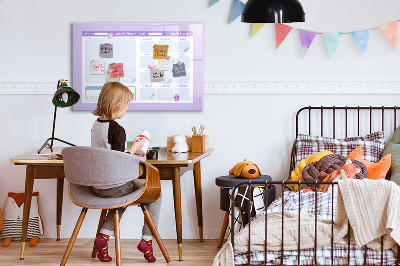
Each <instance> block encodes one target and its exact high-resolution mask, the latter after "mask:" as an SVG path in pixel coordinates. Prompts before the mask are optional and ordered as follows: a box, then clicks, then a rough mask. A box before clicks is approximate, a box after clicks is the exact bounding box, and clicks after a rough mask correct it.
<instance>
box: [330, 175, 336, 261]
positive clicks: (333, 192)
mask: <svg viewBox="0 0 400 266" xmlns="http://www.w3.org/2000/svg"><path fill="white" fill-rule="evenodd" d="M331 186H332V206H331V207H332V213H331V214H332V217H331V218H332V220H331V225H332V226H331V230H332V231H331V234H332V235H331V264H332V265H333V215H334V213H333V208H334V204H333V202H334V194H335V183H334V181H332V185H331Z"/></svg>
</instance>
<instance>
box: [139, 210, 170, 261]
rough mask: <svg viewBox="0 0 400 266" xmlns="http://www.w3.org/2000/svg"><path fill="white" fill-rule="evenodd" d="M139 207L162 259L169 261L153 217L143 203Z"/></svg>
mask: <svg viewBox="0 0 400 266" xmlns="http://www.w3.org/2000/svg"><path fill="white" fill-rule="evenodd" d="M140 207H141V208H142V211H143V214H144V219H145V220H146V222H147V224H148V225H149V227H150V230H151V232H152V233H153V236H154V237H155V239H156V240H157V244H158V246H159V247H160V249H161V252H162V254H163V256H164V259H165V261H166V262H167V263H170V262H171V259H170V257H169V255H168V251H167V249H166V248H165V246H164V243H163V242H162V240H161V237H160V234H159V233H158V230H157V228H156V225H155V224H154V222H153V219H152V218H151V216H150V213H149V211H148V210H147V208H146V206H145V205H140Z"/></svg>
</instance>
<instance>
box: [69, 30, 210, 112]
mask: <svg viewBox="0 0 400 266" xmlns="http://www.w3.org/2000/svg"><path fill="white" fill-rule="evenodd" d="M96 31H98V32H110V33H112V32H114V33H116V32H119V33H121V32H135V31H137V32H144V33H145V32H163V33H164V34H171V33H170V32H188V34H190V35H192V36H193V61H191V63H192V67H193V103H135V102H132V103H131V104H130V105H129V108H128V110H131V111H136V110H151V111H164V110H170V111H187V110H191V111H200V110H203V25H202V24H200V23H73V24H72V54H73V57H72V66H73V68H72V87H73V88H74V89H75V90H76V91H77V92H78V93H79V94H80V95H81V99H80V100H79V102H78V103H76V104H75V105H74V106H73V107H72V110H77V111H93V110H94V109H95V107H96V104H95V103H84V102H82V99H83V97H82V92H83V90H82V89H83V88H82V84H83V78H84V77H83V76H82V57H83V56H84V55H83V54H82V36H83V33H84V32H96Z"/></svg>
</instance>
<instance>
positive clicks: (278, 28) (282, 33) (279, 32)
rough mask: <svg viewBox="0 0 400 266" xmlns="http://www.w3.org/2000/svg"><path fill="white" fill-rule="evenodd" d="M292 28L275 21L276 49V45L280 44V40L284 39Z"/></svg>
mask: <svg viewBox="0 0 400 266" xmlns="http://www.w3.org/2000/svg"><path fill="white" fill-rule="evenodd" d="M292 29H293V28H292V27H290V26H288V25H285V24H281V23H275V41H276V49H278V47H279V46H280V45H281V44H282V42H283V41H284V40H285V38H286V36H288V34H289V33H290V31H291V30H292Z"/></svg>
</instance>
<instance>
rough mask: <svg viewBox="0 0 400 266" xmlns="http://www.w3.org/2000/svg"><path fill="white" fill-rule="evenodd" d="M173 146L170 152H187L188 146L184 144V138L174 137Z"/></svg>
mask: <svg viewBox="0 0 400 266" xmlns="http://www.w3.org/2000/svg"><path fill="white" fill-rule="evenodd" d="M174 142H175V146H174V147H173V148H172V152H188V151H189V146H188V145H187V143H186V137H185V136H179V135H178V136H175V137H174Z"/></svg>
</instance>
